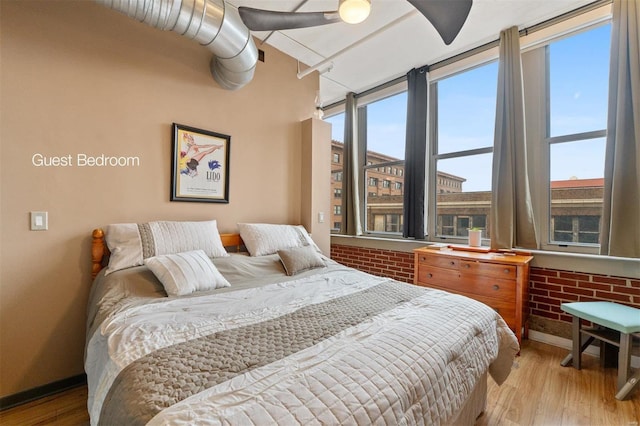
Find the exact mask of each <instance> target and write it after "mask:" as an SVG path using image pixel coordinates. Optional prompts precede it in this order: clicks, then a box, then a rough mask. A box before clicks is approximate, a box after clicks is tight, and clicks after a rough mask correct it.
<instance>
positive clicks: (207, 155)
mask: <svg viewBox="0 0 640 426" xmlns="http://www.w3.org/2000/svg"><path fill="white" fill-rule="evenodd" d="M230 143H231V136H227V135H223V134H220V133H215V132H210V131H208V130H202V129H196V128H195V127H189V126H183V125H181V124H176V123H173V149H172V152H171V201H195V202H204V203H228V202H229V145H230Z"/></svg>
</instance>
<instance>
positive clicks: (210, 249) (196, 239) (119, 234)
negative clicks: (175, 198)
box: [105, 220, 229, 275]
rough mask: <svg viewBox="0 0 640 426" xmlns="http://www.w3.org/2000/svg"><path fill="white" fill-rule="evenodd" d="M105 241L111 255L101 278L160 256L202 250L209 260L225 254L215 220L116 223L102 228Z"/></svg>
mask: <svg viewBox="0 0 640 426" xmlns="http://www.w3.org/2000/svg"><path fill="white" fill-rule="evenodd" d="M105 241H106V243H107V247H109V251H110V252H111V256H110V257H109V265H108V266H107V269H106V271H105V275H108V274H110V273H112V272H115V271H118V270H120V269H124V268H130V267H132V266H139V265H142V264H143V263H144V259H147V258H150V257H153V256H158V255H163V254H172V253H181V252H184V251H190V250H204V252H205V254H206V255H207V256H209V257H224V256H228V255H229V254H228V253H227V251H226V250H225V249H224V246H223V245H222V240H221V239H220V233H219V232H218V224H217V222H216V221H215V220H209V221H202V222H171V221H158V222H149V223H118V224H113V225H108V226H107V227H106V232H105Z"/></svg>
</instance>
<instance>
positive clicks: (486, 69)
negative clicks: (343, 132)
mask: <svg viewBox="0 0 640 426" xmlns="http://www.w3.org/2000/svg"><path fill="white" fill-rule="evenodd" d="M599 10H600V12H602V11H603V10H604V8H601V9H599ZM600 12H598V13H600ZM604 13H606V12H603V14H602V16H600V17H596V18H594V21H593V22H596V21H597V23H593V22H585V21H582V22H578V24H577V25H576V28H578V27H579V29H578V30H576V31H575V32H573V33H571V32H568V31H567V25H566V24H565V23H563V24H562V30H561V31H562V34H561V35H560V36H559V37H557V38H555V39H552V38H548V34H547V35H545V36H544V38H543V37H542V36H541V37H540V38H539V39H538V40H534V43H537V44H531V43H529V44H528V45H527V47H526V50H524V51H523V52H522V59H523V61H522V67H523V82H524V94H525V114H526V117H525V119H526V122H527V126H526V132H527V135H526V136H527V142H528V152H527V155H528V157H527V161H528V162H529V163H528V167H529V172H530V176H529V177H530V183H531V185H532V187H531V190H532V203H533V210H534V215H535V221H536V225H537V227H538V231H539V236H540V237H541V247H542V248H543V249H550V250H568V251H575V252H588V253H596V252H597V244H598V241H599V237H600V226H601V217H600V215H601V213H600V211H601V209H602V200H603V195H604V178H603V177H604V158H605V153H604V152H605V143H606V122H607V105H608V93H607V91H608V77H609V76H608V68H609V56H610V52H609V50H610V32H611V25H610V23H609V22H604V21H603V20H602V17H604ZM572 19H573V18H572ZM588 19H592V17H589V18H588ZM534 38H535V37H534ZM529 41H531V39H528V41H527V43H528V42H529ZM494 52H495V53H496V54H497V49H494V50H489V51H485V52H483V53H481V54H479V55H478V56H474V57H467V58H466V59H465V60H464V63H472V64H473V65H471V66H470V67H468V68H466V69H462V68H461V67H462V66H463V65H461V64H462V62H459V63H453V64H447V65H444V68H440V69H438V70H435V69H433V70H432V72H431V75H430V90H429V94H430V99H429V117H428V121H429V131H430V133H429V134H428V141H427V143H428V153H429V158H428V170H427V171H428V173H429V175H428V176H427V180H428V185H429V187H428V195H429V198H428V199H427V203H428V205H427V212H428V215H427V221H428V223H427V231H428V232H427V234H428V238H429V240H431V241H439V240H441V239H445V240H452V241H453V242H465V241H466V237H467V235H468V230H469V229H470V228H480V229H482V230H483V231H484V232H483V237H484V238H485V239H490V238H491V229H490V221H489V214H490V210H491V190H492V188H491V186H492V162H493V142H494V133H495V131H494V126H495V109H496V93H497V79H498V62H497V60H491V59H492V58H491V57H490V55H493V54H494ZM494 58H495V56H494ZM495 59H497V58H495ZM396 89H397V91H396V92H394V93H395V94H394V95H391V96H388V94H389V93H391V92H392V90H390V89H389V87H385V88H384V89H381V90H382V92H380V93H381V94H379V95H378V94H374V95H372V94H371V93H369V94H367V95H365V96H364V99H365V100H364V101H363V104H362V105H360V104H359V106H358V118H359V119H360V120H362V119H364V120H365V123H362V122H359V123H358V129H359V135H360V137H361V138H363V140H360V141H359V143H360V144H362V143H363V142H364V143H365V144H366V158H365V159H360V160H361V161H363V164H366V165H365V166H364V167H363V170H362V171H361V172H362V174H361V175H360V179H361V180H362V183H361V185H362V191H361V194H363V195H362V198H363V199H362V200H360V202H361V203H362V204H361V206H362V205H364V209H361V211H362V214H363V225H364V229H365V232H381V233H382V232H392V233H393V232H401V229H402V220H403V210H404V206H403V203H404V200H403V196H402V194H403V190H404V179H403V176H404V161H405V152H404V145H405V127H406V100H407V93H406V91H400V90H402V89H398V87H397V86H393V90H396ZM375 96H378V97H377V98H376V99H375V100H374V101H370V100H371V99H373V98H374V97H375ZM341 129H342V128H341ZM380 181H382V182H381V185H378V183H380Z"/></svg>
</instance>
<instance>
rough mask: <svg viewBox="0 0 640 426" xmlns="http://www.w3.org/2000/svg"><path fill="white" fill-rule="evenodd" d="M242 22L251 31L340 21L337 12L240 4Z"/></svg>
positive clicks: (289, 28) (304, 26) (311, 25)
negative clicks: (285, 10)
mask: <svg viewBox="0 0 640 426" xmlns="http://www.w3.org/2000/svg"><path fill="white" fill-rule="evenodd" d="M238 12H239V13H240V18H241V19H242V22H244V24H245V25H246V26H247V28H249V29H250V30H251V31H278V30H293V29H296V28H307V27H315V26H318V25H326V24H332V23H334V22H340V21H341V19H340V16H339V15H338V12H337V11H335V12H277V11H271V10H262V9H254V8H252V7H244V6H240V7H239V8H238Z"/></svg>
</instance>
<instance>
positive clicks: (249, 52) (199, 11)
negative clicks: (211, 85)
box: [95, 0, 258, 90]
mask: <svg viewBox="0 0 640 426" xmlns="http://www.w3.org/2000/svg"><path fill="white" fill-rule="evenodd" d="M95 1H96V2H97V3H100V4H102V5H104V6H107V7H109V8H111V9H114V10H117V11H119V12H122V13H124V14H126V15H127V16H129V17H130V18H133V19H136V20H138V21H140V22H144V23H145V24H147V25H150V26H152V27H155V28H158V29H161V30H171V31H175V32H177V33H178V34H181V35H183V36H185V37H188V38H190V39H193V40H196V41H197V42H198V43H200V44H201V45H203V46H206V47H207V48H208V49H209V50H210V51H211V52H213V54H214V57H213V58H212V59H211V74H212V75H213V78H214V79H215V80H216V81H217V82H218V84H220V86H222V87H223V88H225V89H229V90H235V89H239V88H241V87H243V86H244V85H246V84H247V83H249V82H250V81H251V79H252V78H253V72H254V70H255V67H256V63H257V62H258V49H257V48H256V45H255V43H254V42H253V39H252V38H251V34H250V32H249V29H248V28H247V27H246V26H245V25H244V23H243V22H242V20H241V19H240V15H239V14H238V11H237V10H236V9H234V8H233V7H228V5H227V4H226V2H225V1H224V0H95Z"/></svg>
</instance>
